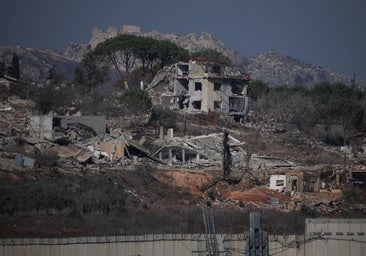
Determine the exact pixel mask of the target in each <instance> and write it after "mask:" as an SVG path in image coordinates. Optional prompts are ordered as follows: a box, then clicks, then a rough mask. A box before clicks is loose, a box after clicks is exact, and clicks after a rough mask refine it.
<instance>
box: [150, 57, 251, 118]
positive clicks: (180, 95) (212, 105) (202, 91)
mask: <svg viewBox="0 0 366 256" xmlns="http://www.w3.org/2000/svg"><path fill="white" fill-rule="evenodd" d="M161 72H162V73H164V74H158V75H157V76H156V77H155V78H154V80H153V82H152V83H151V84H150V85H149V88H148V91H149V92H150V95H151V96H152V100H153V103H154V104H159V105H163V106H167V107H170V108H171V109H180V110H190V111H202V112H208V111H216V112H218V113H221V114H224V115H231V116H234V117H239V118H240V117H242V116H244V115H245V113H246V112H247V110H248V98H247V86H248V83H249V80H250V78H249V75H248V74H246V73H242V72H241V71H240V69H239V68H237V67H232V66H229V65H227V64H226V63H225V62H223V61H218V60H209V59H198V58H196V59H190V60H189V61H186V62H179V63H177V64H175V65H174V66H172V67H170V68H168V69H163V70H162V71H161ZM167 73H169V75H167Z"/></svg>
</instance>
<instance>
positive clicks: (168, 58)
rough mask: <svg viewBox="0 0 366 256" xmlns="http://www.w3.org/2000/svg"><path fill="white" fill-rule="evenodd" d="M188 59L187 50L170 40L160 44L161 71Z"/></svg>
mask: <svg viewBox="0 0 366 256" xmlns="http://www.w3.org/2000/svg"><path fill="white" fill-rule="evenodd" d="M188 57H189V54H188V52H187V50H185V49H183V48H182V47H179V46H177V45H176V44H174V43H172V42H170V41H168V40H163V41H160V42H159V43H158V58H159V64H160V68H161V69H162V68H163V67H165V66H168V65H171V64H173V63H176V62H178V61H181V60H183V59H186V58H188Z"/></svg>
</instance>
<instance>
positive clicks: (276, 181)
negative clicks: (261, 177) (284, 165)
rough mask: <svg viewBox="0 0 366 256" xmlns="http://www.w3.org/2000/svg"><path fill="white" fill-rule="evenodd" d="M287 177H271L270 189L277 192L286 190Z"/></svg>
mask: <svg viewBox="0 0 366 256" xmlns="http://www.w3.org/2000/svg"><path fill="white" fill-rule="evenodd" d="M286 180H287V179H286V175H271V178H270V179H269V188H270V189H273V190H277V191H283V190H285V189H286Z"/></svg>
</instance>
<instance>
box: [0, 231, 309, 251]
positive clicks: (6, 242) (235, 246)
mask: <svg viewBox="0 0 366 256" xmlns="http://www.w3.org/2000/svg"><path fill="white" fill-rule="evenodd" d="M244 238H245V234H218V235H217V240H218V244H219V251H220V252H221V253H220V255H231V256H239V255H240V256H242V255H243V254H244ZM302 240H303V236H294V235H291V236H270V237H269V241H270V244H269V250H270V255H279V256H281V255H287V256H292V255H294V256H295V255H300V256H301V255H304V246H303V245H300V246H297V245H298V244H299V243H297V242H296V241H302ZM205 249H206V243H205V238H204V235H202V234H150V235H143V236H111V237H79V238H60V239H57V238H42V239H39V238H30V239H1V240H0V256H18V255H23V256H27V255H29V256H32V255H37V256H51V255H52V256H117V255H124V256H137V255H141V256H154V255H158V256H178V255H192V256H204V255H205Z"/></svg>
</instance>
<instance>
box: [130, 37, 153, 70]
mask: <svg viewBox="0 0 366 256" xmlns="http://www.w3.org/2000/svg"><path fill="white" fill-rule="evenodd" d="M157 44H158V41H157V40H155V39H153V38H150V37H146V38H139V40H137V42H136V45H135V49H134V52H135V54H136V57H137V58H138V59H139V60H140V61H141V64H142V75H143V77H145V75H146V73H147V72H152V71H153V66H154V64H155V62H156V61H157V59H158V47H157ZM148 70H149V71H148Z"/></svg>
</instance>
